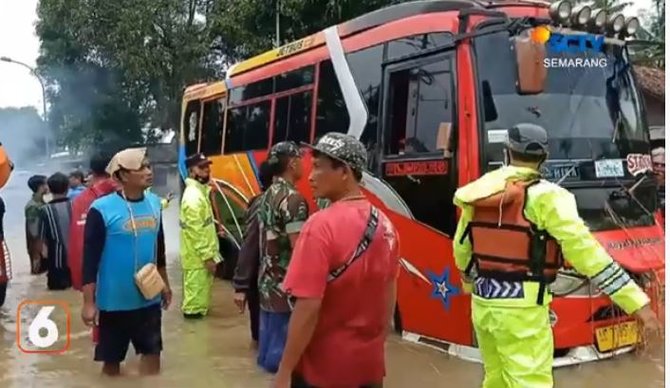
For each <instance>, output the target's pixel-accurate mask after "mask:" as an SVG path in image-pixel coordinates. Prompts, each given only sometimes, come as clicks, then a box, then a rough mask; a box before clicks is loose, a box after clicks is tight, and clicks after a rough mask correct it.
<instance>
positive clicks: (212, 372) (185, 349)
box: [0, 172, 664, 388]
mask: <svg viewBox="0 0 670 388" xmlns="http://www.w3.org/2000/svg"><path fill="white" fill-rule="evenodd" d="M28 177H29V175H28V174H27V173H25V172H24V173H21V172H17V173H16V174H14V175H13V176H12V179H11V181H10V182H9V184H8V185H7V187H5V188H4V189H2V191H0V196H1V197H2V198H3V199H4V201H5V204H6V207H7V214H6V215H5V220H4V222H5V235H6V237H7V241H8V245H9V248H10V250H11V252H12V262H13V267H14V279H13V280H12V281H11V283H10V286H9V290H8V295H7V301H6V303H5V305H4V306H3V307H2V308H0V341H2V342H3V346H2V347H0V387H7V388H9V387H17V388H18V387H64V388H65V387H67V388H78V387H87V388H88V387H151V388H159V387H161V388H162V387H166V388H171V387H174V388H184V387H186V388H200V387H203V388H207V387H214V386H215V387H222V388H227V387H231V388H233V387H240V388H242V387H243V388H249V387H253V388H255V387H268V386H269V382H270V381H271V376H269V375H268V374H266V373H263V372H262V371H261V370H260V369H259V368H258V367H256V364H255V352H254V351H253V350H252V349H251V348H250V340H249V337H250V336H249V330H248V324H247V322H248V321H247V319H248V317H247V316H246V315H241V314H239V312H238V310H237V308H236V307H235V306H234V304H233V302H232V287H231V286H230V284H229V283H227V282H224V281H217V283H216V286H215V290H214V302H213V309H212V314H211V316H209V317H208V318H207V319H206V320H204V321H197V322H190V321H184V319H183V318H182V316H181V314H180V312H179V308H178V307H179V303H180V301H181V269H180V265H179V260H178V248H179V245H178V244H179V234H178V233H179V231H178V223H177V207H176V206H175V205H176V204H174V203H173V204H172V206H171V207H170V209H168V210H167V212H166V215H165V231H166V240H167V244H168V245H167V249H168V270H169V274H170V281H171V284H172V288H173V290H174V302H173V306H171V308H170V309H169V310H168V311H167V312H165V314H164V320H163V340H164V348H165V352H164V354H163V371H162V373H161V375H160V376H156V377H149V378H140V377H139V376H137V373H136V370H137V357H136V356H135V355H134V352H133V350H132V347H131V350H129V352H128V356H127V358H126V361H127V362H126V364H125V365H124V376H122V377H120V378H118V379H114V380H112V379H106V378H102V377H101V376H100V365H98V364H97V363H95V362H93V359H92V357H93V345H92V341H91V334H90V331H89V330H88V329H87V328H86V327H85V326H84V325H83V323H82V322H81V319H80V318H79V313H80V307H81V295H80V294H79V293H77V292H75V291H72V290H70V291H63V292H50V291H47V289H46V278H45V277H44V276H31V275H30V271H29V268H28V267H29V266H28V258H27V255H26V252H25V241H24V232H23V228H24V226H23V225H24V220H23V206H24V204H25V203H26V201H27V200H28V198H29V196H30V193H29V191H28V188H27V186H26V180H27V179H28ZM26 299H51V300H59V301H63V302H65V303H67V305H68V306H69V307H70V310H71V315H72V319H71V324H72V327H71V332H72V335H71V343H70V347H69V350H68V351H66V352H65V353H63V354H58V355H52V354H25V353H23V352H21V351H20V350H19V349H18V348H17V346H16V335H17V334H16V320H17V307H18V305H19V304H20V303H21V302H22V301H24V300H26ZM55 321H56V322H58V323H59V324H64V323H65V318H64V316H62V315H61V316H56V318H55ZM22 331H23V330H22ZM663 365H664V363H663V348H662V345H659V346H658V347H656V348H655V349H654V351H653V352H652V353H651V354H645V355H625V356H621V357H618V358H616V359H614V360H605V361H601V362H597V363H590V364H585V365H582V366H576V367H568V368H562V369H559V370H557V371H556V372H555V380H556V386H557V387H559V388H560V387H564V388H582V387H583V388H587V387H588V388H591V387H597V386H605V387H611V388H624V387H625V388H628V387H635V388H652V387H654V388H656V387H661V386H663V376H664V367H663ZM481 379H482V370H481V366H480V365H479V364H474V363H470V362H466V361H461V360H458V359H455V358H452V357H449V356H447V355H445V354H444V353H441V352H439V351H436V350H433V349H429V348H426V347H423V346H419V345H415V344H411V343H408V342H405V341H403V340H401V339H400V338H399V337H397V336H393V337H391V338H389V340H388V344H387V378H386V381H385V387H387V388H405V387H410V388H412V387H431V388H432V387H450V388H454V387H455V388H475V387H478V386H480V384H481Z"/></svg>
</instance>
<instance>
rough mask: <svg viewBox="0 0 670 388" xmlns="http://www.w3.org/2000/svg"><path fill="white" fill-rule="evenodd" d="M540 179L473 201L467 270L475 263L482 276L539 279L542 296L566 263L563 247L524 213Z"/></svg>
mask: <svg viewBox="0 0 670 388" xmlns="http://www.w3.org/2000/svg"><path fill="white" fill-rule="evenodd" d="M538 182H539V181H538V180H533V181H529V182H523V181H516V182H508V183H507V185H506V186H505V190H504V191H502V192H500V193H497V194H494V195H492V196H489V197H486V198H483V199H480V200H478V201H476V202H474V203H472V206H473V207H474V215H473V219H472V221H471V222H470V224H469V225H468V230H467V232H466V234H465V235H464V237H466V236H469V238H470V241H471V243H472V260H471V261H470V265H469V268H468V269H467V272H469V270H470V269H471V268H472V266H473V265H474V266H476V269H477V276H480V277H486V278H492V279H496V280H504V281H536V282H539V283H540V285H541V290H540V291H541V292H540V293H541V294H542V295H543V294H544V287H545V286H546V284H549V283H551V282H553V281H554V280H556V275H557V273H558V270H559V268H561V266H562V264H563V257H562V254H561V249H560V246H559V245H558V243H557V242H556V240H555V239H554V238H553V237H551V236H550V235H549V233H547V232H546V231H543V230H539V229H538V228H537V226H536V225H534V224H533V223H532V222H530V221H529V220H528V219H527V218H526V216H525V215H524V208H525V206H526V198H527V194H528V188H529V187H530V186H532V185H534V184H536V183H538ZM540 301H541V296H539V297H538V302H540ZM540 303H541V302H540Z"/></svg>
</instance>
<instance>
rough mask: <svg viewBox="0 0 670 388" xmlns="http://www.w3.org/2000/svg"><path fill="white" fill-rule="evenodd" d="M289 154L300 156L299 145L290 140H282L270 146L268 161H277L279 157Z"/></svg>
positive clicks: (272, 162)
mask: <svg viewBox="0 0 670 388" xmlns="http://www.w3.org/2000/svg"><path fill="white" fill-rule="evenodd" d="M281 156H289V157H295V158H299V157H301V156H302V153H301V152H300V147H299V146H298V145H297V144H295V143H294V142H292V141H282V142H279V143H277V144H275V145H273V146H272V148H271V149H270V154H269V155H268V163H270V164H275V163H279V157H281Z"/></svg>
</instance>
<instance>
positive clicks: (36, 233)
mask: <svg viewBox="0 0 670 388" xmlns="http://www.w3.org/2000/svg"><path fill="white" fill-rule="evenodd" d="M28 187H29V188H30V190H31V191H32V192H33V196H32V197H31V198H30V201H28V203H27V204H26V207H25V210H24V211H25V219H26V248H27V249H28V257H29V258H30V273H31V274H33V275H37V274H41V273H44V272H46V270H47V259H46V254H45V253H46V252H44V251H45V250H44V249H43V242H42V240H41V239H40V215H41V213H40V209H41V208H42V206H44V204H45V202H44V196H45V195H46V194H47V193H48V192H49V188H48V186H47V177H46V176H44V175H33V176H31V177H30V178H29V179H28Z"/></svg>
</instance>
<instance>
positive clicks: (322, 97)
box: [314, 60, 349, 141]
mask: <svg viewBox="0 0 670 388" xmlns="http://www.w3.org/2000/svg"><path fill="white" fill-rule="evenodd" d="M320 66H321V68H320V70H319V71H320V73H319V93H318V102H317V109H316V133H315V136H314V140H315V141H316V140H317V139H319V138H320V137H321V136H323V135H325V134H326V133H328V132H341V133H347V130H348V129H349V113H348V111H347V106H346V104H345V103H344V97H343V96H342V90H341V89H340V84H339V83H338V82H337V77H336V76H335V70H334V69H333V64H332V63H331V61H330V60H327V61H323V62H321V64H320Z"/></svg>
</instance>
